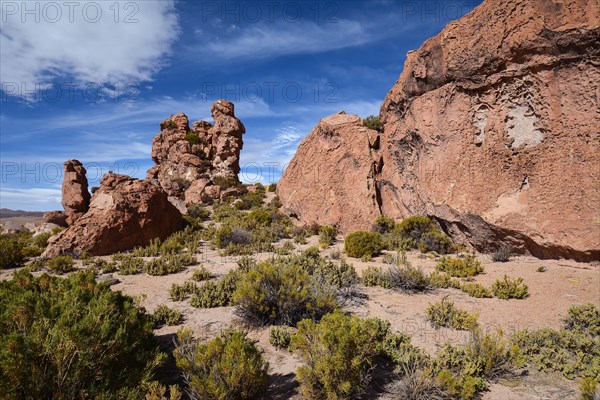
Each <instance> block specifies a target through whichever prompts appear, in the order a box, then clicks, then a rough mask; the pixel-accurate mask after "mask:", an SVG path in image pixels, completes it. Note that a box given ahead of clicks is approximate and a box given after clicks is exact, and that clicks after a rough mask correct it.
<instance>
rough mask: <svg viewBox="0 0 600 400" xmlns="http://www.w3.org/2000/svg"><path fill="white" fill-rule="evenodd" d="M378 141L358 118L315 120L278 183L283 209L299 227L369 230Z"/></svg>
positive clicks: (374, 206) (374, 214)
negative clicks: (329, 226)
mask: <svg viewBox="0 0 600 400" xmlns="http://www.w3.org/2000/svg"><path fill="white" fill-rule="evenodd" d="M378 137H379V133H378V132H377V131H374V130H371V129H368V128H366V127H365V126H364V125H363V124H362V121H361V119H360V117H358V116H357V115H352V114H345V113H338V114H334V115H331V116H329V117H327V118H323V119H322V120H321V121H319V123H318V124H317V126H316V127H315V128H314V129H313V130H312V132H311V133H310V134H309V135H308V136H307V137H306V138H305V139H304V140H303V141H302V143H300V145H299V146H298V151H297V152H296V155H295V156H294V159H293V160H292V162H291V163H290V164H289V166H288V167H287V169H286V170H285V174H284V176H283V178H282V179H281V180H280V181H279V183H278V184H277V191H278V193H279V196H280V198H281V200H282V201H283V203H284V205H285V207H286V209H287V211H288V212H289V213H291V214H292V216H295V217H296V218H298V220H300V221H302V223H304V224H313V223H318V224H320V225H337V226H338V227H339V228H340V229H341V230H342V231H345V232H347V231H352V230H355V229H357V228H359V227H365V226H370V224H371V222H373V220H374V219H375V218H376V217H377V215H379V205H378V203H377V191H376V188H375V186H376V182H375V174H376V173H378V172H379V170H378V168H379V165H380V162H381V160H380V158H381V156H380V154H379V153H380V152H379V149H378V147H377V146H378Z"/></svg>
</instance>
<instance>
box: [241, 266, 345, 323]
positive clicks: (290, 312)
mask: <svg viewBox="0 0 600 400" xmlns="http://www.w3.org/2000/svg"><path fill="white" fill-rule="evenodd" d="M233 299H234V303H235V307H236V314H238V315H239V316H241V317H242V318H244V320H246V321H247V322H250V323H253V324H258V325H263V324H281V325H290V326H294V325H295V324H296V323H297V322H298V321H300V320H302V319H304V318H310V319H319V318H320V317H321V316H322V315H325V314H327V313H328V312H331V311H333V310H334V309H336V308H337V307H338V303H337V300H336V291H335V287H333V286H332V285H329V284H327V283H326V282H322V281H321V280H318V279H314V277H313V276H312V275H311V274H310V273H309V272H307V270H306V269H304V268H303V267H302V266H301V265H298V264H292V263H284V262H274V263H272V262H263V263H260V264H258V265H257V266H256V267H255V268H253V269H252V270H250V272H248V273H247V274H246V275H244V276H243V277H242V279H241V281H240V282H239V283H238V286H237V290H236V291H235V293H234V296H233Z"/></svg>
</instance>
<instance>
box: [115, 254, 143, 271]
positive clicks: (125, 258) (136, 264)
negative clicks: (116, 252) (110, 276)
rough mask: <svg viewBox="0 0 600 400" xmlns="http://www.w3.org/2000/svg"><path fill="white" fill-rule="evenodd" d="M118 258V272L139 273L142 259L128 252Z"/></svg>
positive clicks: (141, 268) (141, 269)
mask: <svg viewBox="0 0 600 400" xmlns="http://www.w3.org/2000/svg"><path fill="white" fill-rule="evenodd" d="M118 259H119V260H120V264H119V274H121V275H135V274H139V273H141V272H142V271H143V269H144V260H143V259H141V258H139V257H135V256H132V255H129V254H126V255H122V256H120V257H118Z"/></svg>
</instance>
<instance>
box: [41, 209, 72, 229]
mask: <svg viewBox="0 0 600 400" xmlns="http://www.w3.org/2000/svg"><path fill="white" fill-rule="evenodd" d="M43 218H44V219H43V220H44V222H45V223H47V224H55V225H58V226H62V227H66V226H67V225H68V224H67V215H66V214H65V213H64V212H62V211H48V212H47V213H45V214H44V217H43Z"/></svg>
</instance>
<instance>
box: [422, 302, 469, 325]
mask: <svg viewBox="0 0 600 400" xmlns="http://www.w3.org/2000/svg"><path fill="white" fill-rule="evenodd" d="M425 315H427V319H429V320H430V321H431V323H432V324H433V325H434V326H435V327H438V328H439V327H446V328H452V329H457V330H471V329H474V328H476V327H477V315H476V314H469V313H468V312H467V311H465V310H461V309H460V308H458V307H456V306H455V305H454V303H453V302H451V301H449V300H447V299H446V298H445V297H444V298H443V299H442V301H441V302H439V303H435V304H430V305H429V306H428V307H427V309H426V310H425Z"/></svg>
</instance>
